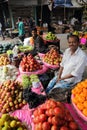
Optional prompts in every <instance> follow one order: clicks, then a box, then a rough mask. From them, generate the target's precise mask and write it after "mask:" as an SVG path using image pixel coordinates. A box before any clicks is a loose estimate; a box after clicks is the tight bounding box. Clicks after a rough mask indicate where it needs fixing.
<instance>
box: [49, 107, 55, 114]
mask: <svg viewBox="0 0 87 130" xmlns="http://www.w3.org/2000/svg"><path fill="white" fill-rule="evenodd" d="M48 113H49V116H53V115H54V111H53V109H52V108H50V109H49V112H48Z"/></svg>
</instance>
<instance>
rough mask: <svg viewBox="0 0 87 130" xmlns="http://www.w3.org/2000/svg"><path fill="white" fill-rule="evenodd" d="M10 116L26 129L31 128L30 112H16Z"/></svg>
mask: <svg viewBox="0 0 87 130" xmlns="http://www.w3.org/2000/svg"><path fill="white" fill-rule="evenodd" d="M11 115H12V116H16V117H17V118H18V119H20V120H21V121H22V122H23V123H25V124H26V126H27V127H28V129H29V128H30V127H31V123H32V112H31V111H30V110H16V111H14V112H13V113H12V114H11Z"/></svg>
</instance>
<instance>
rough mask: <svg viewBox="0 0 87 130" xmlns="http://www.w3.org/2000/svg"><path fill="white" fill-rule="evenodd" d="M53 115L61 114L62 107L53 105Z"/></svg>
mask: <svg viewBox="0 0 87 130" xmlns="http://www.w3.org/2000/svg"><path fill="white" fill-rule="evenodd" d="M54 115H56V116H63V112H62V109H61V108H59V107H55V108H54Z"/></svg>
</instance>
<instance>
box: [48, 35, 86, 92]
mask: <svg viewBox="0 0 87 130" xmlns="http://www.w3.org/2000/svg"><path fill="white" fill-rule="evenodd" d="M67 39H68V45H69V48H68V49H66V50H65V52H64V55H63V59H62V62H61V63H60V69H59V72H58V75H57V76H55V77H54V78H53V79H52V80H51V81H50V82H49V84H48V86H47V88H46V93H49V92H50V91H51V90H52V89H54V88H69V87H72V86H73V85H75V84H76V83H78V82H80V81H81V80H82V75H83V72H84V69H85V66H86V64H87V55H86V54H85V52H83V50H81V48H80V47H79V43H80V41H79V37H78V36H76V35H70V36H68V37H67Z"/></svg>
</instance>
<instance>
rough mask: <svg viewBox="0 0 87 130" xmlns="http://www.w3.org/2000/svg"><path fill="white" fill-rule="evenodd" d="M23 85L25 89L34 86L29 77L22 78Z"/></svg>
mask: <svg viewBox="0 0 87 130" xmlns="http://www.w3.org/2000/svg"><path fill="white" fill-rule="evenodd" d="M22 85H23V87H24V88H26V87H29V86H31V85H32V83H31V81H30V78H29V76H28V75H23V76H22Z"/></svg>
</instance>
